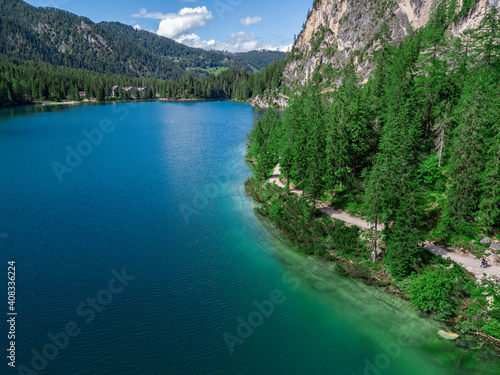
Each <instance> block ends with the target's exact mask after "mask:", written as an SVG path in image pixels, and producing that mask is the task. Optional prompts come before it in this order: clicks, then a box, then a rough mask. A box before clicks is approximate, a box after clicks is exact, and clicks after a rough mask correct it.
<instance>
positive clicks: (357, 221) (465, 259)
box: [268, 164, 500, 284]
mask: <svg viewBox="0 0 500 375" xmlns="http://www.w3.org/2000/svg"><path fill="white" fill-rule="evenodd" d="M280 175H281V172H280V165H279V164H278V165H277V166H276V168H274V171H273V174H272V175H271V177H270V178H269V179H268V182H269V183H274V184H276V185H278V186H279V187H281V188H284V187H285V185H284V184H283V183H282V182H281V181H280ZM290 192H291V193H294V194H297V195H299V196H301V195H302V193H303V192H302V190H299V189H296V188H291V189H290ZM316 208H317V209H318V210H319V211H321V212H323V213H325V214H326V215H328V216H330V217H331V218H333V219H337V220H340V221H343V222H344V223H346V225H349V226H350V225H355V226H357V227H360V228H361V229H362V230H364V231H371V230H373V225H371V224H369V223H368V222H367V221H366V220H364V219H362V218H359V217H354V216H351V215H349V214H347V213H345V212H343V211H341V210H337V209H335V208H334V207H329V206H325V205H324V204H322V203H318V204H317V205H316ZM377 226H378V231H381V230H383V229H384V225H383V224H381V223H378V224H377ZM423 248H424V249H426V250H427V251H429V252H431V253H433V254H435V255H441V256H442V257H443V258H450V259H451V260H453V261H454V262H456V263H458V264H460V265H461V266H462V267H463V268H465V269H466V270H467V271H469V272H470V273H472V274H474V277H475V278H476V282H480V281H482V280H484V279H487V278H485V277H484V275H483V274H486V275H487V276H490V277H493V278H496V282H497V284H500V266H497V265H493V264H491V265H489V267H488V268H483V269H481V268H480V267H479V263H480V260H479V259H475V258H474V257H473V255H472V254H467V253H464V252H461V253H458V252H455V251H449V250H448V249H446V248H444V247H442V246H438V245H435V244H433V243H431V242H429V241H426V242H425V244H424V246H423ZM490 281H491V279H490Z"/></svg>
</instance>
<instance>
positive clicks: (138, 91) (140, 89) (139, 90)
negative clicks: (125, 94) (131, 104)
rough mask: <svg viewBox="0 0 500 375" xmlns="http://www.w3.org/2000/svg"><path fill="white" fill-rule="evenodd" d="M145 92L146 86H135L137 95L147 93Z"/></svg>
mask: <svg viewBox="0 0 500 375" xmlns="http://www.w3.org/2000/svg"><path fill="white" fill-rule="evenodd" d="M147 92H148V86H144V87H138V88H137V95H142V94H147Z"/></svg>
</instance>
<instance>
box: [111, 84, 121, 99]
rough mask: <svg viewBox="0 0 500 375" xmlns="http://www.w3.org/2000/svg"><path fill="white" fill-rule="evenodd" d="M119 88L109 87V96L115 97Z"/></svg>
mask: <svg viewBox="0 0 500 375" xmlns="http://www.w3.org/2000/svg"><path fill="white" fill-rule="evenodd" d="M119 88H120V86H113V87H111V97H112V98H116V95H117V93H118V89H119Z"/></svg>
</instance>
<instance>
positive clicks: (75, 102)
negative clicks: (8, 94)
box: [0, 98, 249, 109]
mask: <svg viewBox="0 0 500 375" xmlns="http://www.w3.org/2000/svg"><path fill="white" fill-rule="evenodd" d="M228 101H229V102H234V103H242V104H249V102H248V101H243V100H233V99H227V98H220V99H204V98H186V99H174V98H155V99H111V100H101V101H98V100H95V99H90V100H89V99H83V100H68V101H61V102H55V101H50V100H44V101H42V102H33V103H23V104H11V103H6V104H4V105H1V106H0V109H12V108H19V107H27V106H64V105H68V106H70V105H82V104H111V103H129V102H130V103H138V102H168V103H190V102H228Z"/></svg>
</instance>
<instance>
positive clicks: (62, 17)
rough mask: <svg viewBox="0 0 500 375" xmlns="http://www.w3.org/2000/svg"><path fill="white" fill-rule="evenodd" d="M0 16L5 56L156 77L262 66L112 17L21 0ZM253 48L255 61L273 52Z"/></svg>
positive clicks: (1, 1) (1, 4) (8, 3)
mask: <svg viewBox="0 0 500 375" xmlns="http://www.w3.org/2000/svg"><path fill="white" fill-rule="evenodd" d="M0 15H1V16H0V54H1V55H3V56H4V57H9V58H12V57H15V58H18V59H23V60H32V61H41V62H47V63H50V64H53V65H58V66H66V67H71V68H80V69H81V68H83V69H89V70H92V71H95V72H99V73H107V74H124V75H128V76H132V77H141V78H158V79H176V78H179V77H181V76H183V75H185V74H186V73H187V71H189V72H190V73H191V74H194V75H197V76H199V75H207V74H208V73H209V72H210V69H211V68H237V69H245V70H249V71H255V70H260V69H261V66H262V65H259V64H255V65H257V66H258V67H256V66H254V65H253V64H252V63H250V62H249V60H250V59H248V58H245V56H241V57H240V56H236V55H235V54H229V53H225V52H221V51H205V50H202V49H197V48H191V47H188V46H185V45H183V44H180V43H177V42H175V41H173V40H171V39H168V38H164V37H161V36H158V35H156V34H153V33H150V32H147V31H141V30H135V29H133V28H132V27H130V26H127V25H123V24H120V23H117V22H102V23H99V24H95V23H93V22H92V21H91V20H89V19H88V18H85V17H79V16H77V15H74V14H72V13H69V12H66V11H62V10H59V9H54V8H35V7H33V6H31V5H28V4H26V3H25V2H23V1H21V0H0ZM257 53H258V54H260V58H259V59H258V60H260V62H262V61H267V60H269V57H268V56H273V57H275V56H276V55H275V54H274V53H273V52H270V51H262V52H257ZM279 57H280V56H279V55H278V58H279ZM281 57H284V54H283V55H282V56H281ZM266 59H267V60H266Z"/></svg>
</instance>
